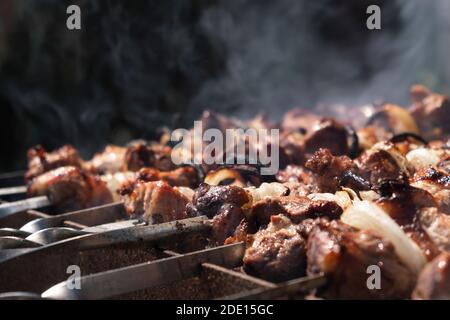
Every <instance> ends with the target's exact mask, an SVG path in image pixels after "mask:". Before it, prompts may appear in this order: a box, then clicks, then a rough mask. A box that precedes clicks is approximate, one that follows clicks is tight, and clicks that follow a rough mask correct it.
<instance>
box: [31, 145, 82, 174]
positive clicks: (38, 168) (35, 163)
mask: <svg viewBox="0 0 450 320" xmlns="http://www.w3.org/2000/svg"><path fill="white" fill-rule="evenodd" d="M82 165H83V160H82V159H81V158H80V156H79V155H78V152H77V150H76V149H75V148H74V147H73V146H71V145H68V144H67V145H64V146H62V147H61V148H59V149H57V150H54V151H52V152H47V151H45V149H44V148H43V147H42V146H36V147H33V148H31V149H29V150H28V171H27V173H26V174H25V180H26V181H31V180H32V179H33V178H35V177H37V176H38V175H40V174H43V173H45V172H47V171H50V170H53V169H56V168H59V167H62V166H73V167H81V166H82Z"/></svg>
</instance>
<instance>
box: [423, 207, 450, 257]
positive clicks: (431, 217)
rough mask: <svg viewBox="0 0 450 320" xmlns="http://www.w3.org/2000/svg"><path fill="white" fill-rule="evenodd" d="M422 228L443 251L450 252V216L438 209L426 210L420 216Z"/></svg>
mask: <svg viewBox="0 0 450 320" xmlns="http://www.w3.org/2000/svg"><path fill="white" fill-rule="evenodd" d="M418 219H419V223H420V226H421V227H422V228H423V230H425V232H426V233H427V235H428V237H429V238H430V239H431V240H432V241H433V243H434V244H435V245H436V246H437V247H438V248H439V250H441V251H450V215H446V214H443V213H441V212H439V211H438V209H437V208H425V209H422V210H421V211H420V213H419V214H418Z"/></svg>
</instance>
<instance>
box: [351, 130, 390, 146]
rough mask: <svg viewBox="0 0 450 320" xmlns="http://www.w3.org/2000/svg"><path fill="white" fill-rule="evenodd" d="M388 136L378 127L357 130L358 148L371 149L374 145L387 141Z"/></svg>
mask: <svg viewBox="0 0 450 320" xmlns="http://www.w3.org/2000/svg"><path fill="white" fill-rule="evenodd" d="M389 138H390V134H389V133H388V132H387V131H386V130H385V129H384V128H383V127H379V126H367V127H364V128H361V129H359V130H358V139H359V146H360V147H361V148H362V149H363V150H367V149H370V148H372V147H373V146H374V145H375V144H376V143H378V142H381V141H385V140H388V139H389Z"/></svg>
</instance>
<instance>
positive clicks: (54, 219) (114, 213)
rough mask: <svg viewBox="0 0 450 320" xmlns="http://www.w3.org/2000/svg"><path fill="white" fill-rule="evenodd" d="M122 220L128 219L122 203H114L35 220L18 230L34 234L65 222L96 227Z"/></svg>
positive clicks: (61, 225) (64, 224) (62, 224)
mask: <svg viewBox="0 0 450 320" xmlns="http://www.w3.org/2000/svg"><path fill="white" fill-rule="evenodd" d="M122 219H128V214H127V213H126V212H125V208H124V206H123V203H122V202H114V203H109V204H105V205H102V206H98V207H92V208H88V209H83V210H77V211H72V212H67V213H63V214H59V215H56V216H51V217H47V218H39V219H35V220H32V221H30V222H28V223H27V224H25V225H23V226H22V227H21V228H20V230H22V231H26V232H30V233H34V232H37V231H39V230H43V229H47V228H54V227H64V226H67V225H66V223H65V222H66V221H71V222H76V223H78V224H81V225H84V226H97V225H103V224H105V223H110V222H114V221H117V220H122Z"/></svg>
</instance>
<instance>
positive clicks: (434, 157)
mask: <svg viewBox="0 0 450 320" xmlns="http://www.w3.org/2000/svg"><path fill="white" fill-rule="evenodd" d="M406 159H408V161H409V163H410V164H411V165H412V166H413V167H414V169H416V170H419V169H420V168H424V167H432V166H435V165H437V164H438V162H439V161H440V157H439V154H438V152H437V151H436V150H432V149H426V148H418V149H415V150H412V151H410V152H408V154H407V155H406Z"/></svg>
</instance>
